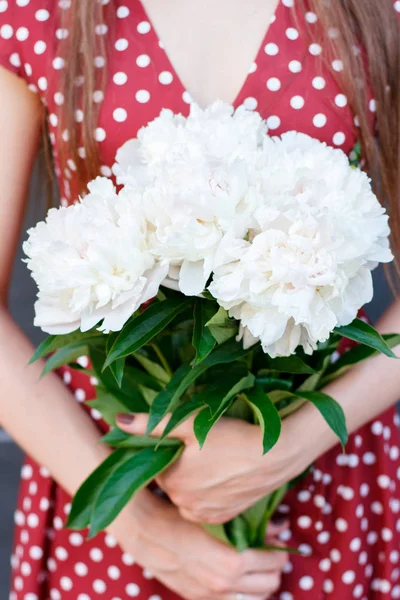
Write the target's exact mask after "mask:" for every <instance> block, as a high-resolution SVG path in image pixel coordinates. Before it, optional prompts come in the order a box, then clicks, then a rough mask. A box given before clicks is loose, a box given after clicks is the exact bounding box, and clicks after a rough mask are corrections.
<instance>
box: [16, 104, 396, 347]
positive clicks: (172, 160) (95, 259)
mask: <svg viewBox="0 0 400 600" xmlns="http://www.w3.org/2000/svg"><path fill="white" fill-rule="evenodd" d="M266 133H267V128H266V125H265V122H264V121H263V120H262V119H261V117H260V115H259V114H258V113H256V112H250V111H246V110H245V109H244V108H239V109H238V110H236V111H235V112H234V110H233V108H232V107H231V106H228V105H226V104H223V103H215V104H214V105H212V106H211V107H209V108H207V109H205V110H202V109H200V108H199V107H197V106H196V105H192V108H191V114H190V116H189V117H188V118H184V117H182V116H181V115H174V114H173V113H171V111H168V110H164V111H162V113H161V115H160V116H159V117H158V118H157V119H155V120H154V121H152V122H151V123H150V124H149V125H148V126H147V127H144V128H143V129H141V130H140V132H139V134H138V138H137V139H134V140H130V141H128V142H127V143H126V144H124V145H123V146H122V147H121V148H120V149H119V150H118V153H117V157H116V164H115V165H114V174H115V176H116V178H117V183H118V184H119V185H120V186H121V191H119V192H118V193H116V190H115V188H114V187H113V185H112V184H111V182H110V181H109V180H107V179H105V178H98V179H97V180H95V181H94V182H92V183H91V184H90V186H89V192H90V193H89V195H88V196H86V197H85V198H84V199H82V200H81V202H80V203H79V204H76V205H73V206H71V207H69V208H61V209H59V210H52V211H50V213H49V215H48V218H47V220H46V222H45V223H39V224H38V225H37V226H36V228H34V229H33V230H31V231H30V232H29V239H28V241H27V242H26V243H25V245H24V250H25V252H26V254H27V255H28V257H29V258H28V260H27V262H28V266H29V268H30V269H31V271H32V274H33V277H34V279H35V281H36V282H37V284H38V286H39V295H38V301H37V304H36V324H37V325H39V326H40V327H42V329H44V330H45V331H47V332H50V333H66V332H69V331H73V330H74V329H77V328H78V327H80V328H81V329H82V330H87V329H90V328H92V327H93V326H95V325H96V324H97V323H99V321H102V325H101V327H102V329H103V330H104V331H109V330H112V331H116V330H120V329H121V328H122V326H123V325H124V323H125V322H126V320H127V319H128V318H129V317H130V316H131V315H132V313H133V312H134V311H135V310H136V309H137V308H138V307H139V306H140V305H141V304H142V303H143V302H145V301H146V300H148V299H150V298H151V297H152V296H154V295H155V294H156V293H157V290H158V287H159V285H160V284H161V283H162V282H163V283H164V285H169V286H172V287H174V286H176V288H177V289H179V290H180V291H181V292H182V293H184V294H186V295H197V294H200V293H201V292H202V291H203V290H204V288H205V287H206V285H207V282H209V281H210V280H211V283H210V284H209V290H210V292H211V293H212V294H213V296H214V297H215V298H216V299H217V301H218V303H219V304H220V305H221V306H223V307H224V308H226V309H227V310H228V311H229V314H230V316H231V317H234V318H235V319H238V320H239V321H240V328H241V336H242V337H243V339H244V343H245V345H251V344H252V343H255V342H257V341H258V340H260V341H261V344H262V347H263V349H264V351H265V352H267V353H268V354H270V355H271V356H279V355H281V356H286V355H289V354H291V353H293V352H294V351H295V349H296V347H297V346H299V345H301V346H303V348H304V350H305V351H306V352H311V351H312V350H313V349H314V348H315V347H316V344H317V342H319V341H324V340H326V339H327V338H328V336H329V335H330V333H331V332H332V330H333V328H334V327H335V326H337V325H344V324H347V323H349V322H351V321H352V320H353V319H354V318H355V316H356V314H357V311H358V309H359V308H360V307H361V306H362V305H363V304H365V303H366V302H369V301H370V300H371V298H372V279H371V270H372V269H373V268H374V267H375V266H376V264H377V263H378V262H388V261H390V260H391V259H392V254H391V252H390V249H389V242H388V235H389V227H388V219H387V216H386V215H385V211H384V209H383V208H382V207H381V205H380V204H379V202H378V200H377V198H376V197H375V195H374V194H373V192H372V189H371V185H370V182H369V180H368V177H367V176H366V175H365V174H364V173H362V172H361V171H359V170H354V169H352V168H351V167H350V166H349V163H348V159H347V157H346V155H345V154H344V153H343V152H342V151H341V150H337V149H333V148H330V147H328V146H326V145H325V144H323V143H321V142H319V141H317V140H314V139H312V138H310V137H309V136H306V135H304V134H298V133H295V132H290V133H287V134H284V135H283V136H282V137H281V138H277V137H269V136H268V135H266Z"/></svg>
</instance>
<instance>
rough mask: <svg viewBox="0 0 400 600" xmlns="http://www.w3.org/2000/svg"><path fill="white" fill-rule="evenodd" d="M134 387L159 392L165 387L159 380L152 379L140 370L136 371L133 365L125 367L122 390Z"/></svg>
mask: <svg viewBox="0 0 400 600" xmlns="http://www.w3.org/2000/svg"><path fill="white" fill-rule="evenodd" d="M132 386H144V387H146V388H149V389H150V390H155V391H157V392H159V391H160V390H162V388H163V387H164V385H163V384H162V383H160V381H159V380H158V379H156V378H155V377H152V376H151V375H149V374H148V373H145V372H144V371H141V370H140V369H136V368H135V367H132V366H131V365H126V366H125V372H124V377H123V380H122V388H123V389H125V388H130V387H132Z"/></svg>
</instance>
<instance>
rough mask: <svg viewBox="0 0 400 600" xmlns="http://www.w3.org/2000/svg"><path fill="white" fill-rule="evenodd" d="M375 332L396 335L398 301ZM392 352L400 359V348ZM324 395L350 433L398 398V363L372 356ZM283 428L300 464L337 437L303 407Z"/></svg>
mask: <svg viewBox="0 0 400 600" xmlns="http://www.w3.org/2000/svg"><path fill="white" fill-rule="evenodd" d="M377 329H378V330H379V331H380V332H381V333H397V332H400V300H397V301H396V302H395V303H394V304H393V305H392V306H391V308H390V309H389V310H388V311H387V312H386V313H385V315H384V316H383V317H382V318H381V319H380V321H379V322H378V324H377ZM394 350H395V352H396V354H397V355H398V356H400V348H395V349H394ZM324 391H325V392H326V393H327V394H329V395H330V396H332V397H333V398H335V400H337V402H339V404H340V405H341V406H342V408H343V410H344V413H345V415H346V422H347V429H348V431H349V433H353V432H354V431H356V430H357V429H359V428H360V427H362V426H363V425H365V424H366V423H368V422H369V421H371V420H372V419H374V418H375V417H377V416H378V415H379V414H381V413H382V412H384V411H385V410H386V409H388V408H389V407H390V406H393V405H394V404H395V403H396V402H397V400H398V399H399V398H400V360H395V359H393V358H388V357H386V356H383V355H378V356H375V357H373V358H371V359H369V360H367V361H364V362H362V363H360V364H358V365H356V366H355V367H353V368H352V369H351V370H350V371H349V372H348V373H346V374H345V375H344V376H342V377H340V378H339V379H337V380H336V381H334V382H332V383H330V384H329V385H328V386H327V387H326V388H325V389H324ZM283 427H284V432H285V437H286V439H287V440H288V441H289V440H292V442H291V443H292V444H294V445H295V446H298V447H299V453H300V450H301V453H302V456H303V458H304V460H306V461H308V462H310V463H311V462H313V461H314V460H315V459H316V458H318V457H319V456H321V455H322V454H324V453H325V452H327V451H328V450H330V448H332V447H333V446H335V445H336V444H337V443H338V439H337V437H336V436H335V435H334V433H333V432H332V430H331V429H330V428H329V427H328V426H327V424H326V422H325V421H324V419H323V418H322V417H321V415H320V413H319V412H318V411H317V410H316V409H315V408H314V406H312V405H311V404H306V405H305V406H304V407H303V408H302V409H301V410H299V411H298V412H297V413H295V414H294V415H292V416H291V417H289V418H288V419H286V421H285V422H284V426H283ZM305 433H306V435H305ZM299 468H300V467H299Z"/></svg>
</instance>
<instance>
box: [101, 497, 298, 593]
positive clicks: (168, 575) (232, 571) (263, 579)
mask: <svg viewBox="0 0 400 600" xmlns="http://www.w3.org/2000/svg"><path fill="white" fill-rule="evenodd" d="M142 494H143V492H142ZM144 494H146V495H147V499H145V502H143V500H144V498H143V497H142V498H141V501H140V503H141V505H142V506H141V507H139V509H138V508H137V504H138V502H137V500H136V498H135V500H134V501H133V503H134V504H135V505H136V506H135V510H134V511H131V510H129V507H128V509H125V511H124V516H123V521H124V523H123V522H122V521H121V523H120V526H119V528H118V529H119V534H118V531H117V530H115V529H114V531H113V529H112V528H111V529H110V531H111V532H112V533H113V534H114V535H115V536H116V537H117V539H118V541H119V542H120V544H121V546H122V547H123V549H124V550H125V551H127V552H129V553H130V554H132V556H133V557H134V558H135V560H136V561H137V562H138V563H139V564H140V565H142V566H144V567H146V569H148V570H149V571H150V572H151V573H152V574H153V575H154V577H156V578H157V579H158V580H159V581H161V582H162V583H163V584H164V585H165V586H167V587H168V588H169V589H171V590H173V591H174V592H176V593H177V594H179V595H180V596H182V597H183V598H186V599H187V600H237V598H244V599H245V600H264V599H267V598H270V596H271V595H272V594H273V593H274V592H276V591H277V590H278V589H279V586H280V580H281V573H282V569H283V567H284V566H285V564H286V563H287V561H288V556H287V554H286V553H285V552H281V551H266V550H245V551H244V552H241V553H239V552H237V551H236V550H235V549H234V548H232V547H229V546H228V545H226V544H224V543H222V542H220V541H218V540H217V539H215V538H213V537H212V536H211V535H209V534H208V533H207V532H206V531H205V530H204V529H203V528H202V527H201V526H200V525H197V524H195V523H190V522H188V521H185V520H184V519H183V518H182V517H181V516H180V514H179V511H178V510H177V509H176V508H175V507H174V506H172V505H170V504H168V503H167V502H165V501H164V500H162V499H160V498H156V497H154V496H151V495H150V492H148V491H145V492H144ZM150 496H151V497H150ZM129 513H131V514H133V516H132V517H131V518H132V523H131V526H129ZM279 530H282V528H278V529H276V531H275V532H270V536H269V543H274V544H278V543H279V542H278V541H277V540H276V539H273V538H271V535H272V536H274V535H276V534H277V533H278V531H279ZM121 532H122V533H121Z"/></svg>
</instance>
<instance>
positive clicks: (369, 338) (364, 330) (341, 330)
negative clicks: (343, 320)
mask: <svg viewBox="0 0 400 600" xmlns="http://www.w3.org/2000/svg"><path fill="white" fill-rule="evenodd" d="M334 331H335V333H338V334H339V335H341V336H342V337H344V338H347V339H349V340H353V341H355V342H358V343H359V344H364V345H365V346H370V347H371V348H374V349H375V350H377V351H378V352H381V353H382V354H386V356H389V357H390V358H397V356H396V355H395V353H394V352H393V351H392V350H391V349H390V348H389V346H388V344H387V343H386V341H385V340H384V338H383V337H382V336H381V334H380V333H378V331H376V329H374V328H373V327H371V325H368V323H365V322H364V321H362V320H361V319H354V321H353V322H352V323H350V325H345V326H344V327H337V328H336V329H335V330H334Z"/></svg>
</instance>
